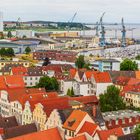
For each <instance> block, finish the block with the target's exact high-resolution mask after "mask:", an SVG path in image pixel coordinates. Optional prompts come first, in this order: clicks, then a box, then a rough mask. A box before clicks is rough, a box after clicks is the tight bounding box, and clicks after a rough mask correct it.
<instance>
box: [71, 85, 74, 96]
mask: <svg viewBox="0 0 140 140" xmlns="http://www.w3.org/2000/svg"><path fill="white" fill-rule="evenodd" d="M71 95H72V96H74V90H73V87H72V88H71Z"/></svg>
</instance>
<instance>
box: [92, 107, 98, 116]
mask: <svg viewBox="0 0 140 140" xmlns="http://www.w3.org/2000/svg"><path fill="white" fill-rule="evenodd" d="M96 111H97V110H96V105H94V106H93V108H92V113H93V116H94V117H96Z"/></svg>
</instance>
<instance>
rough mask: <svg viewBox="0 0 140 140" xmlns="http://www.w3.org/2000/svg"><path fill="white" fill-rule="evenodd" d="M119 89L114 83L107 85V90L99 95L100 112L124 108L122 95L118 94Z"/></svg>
mask: <svg viewBox="0 0 140 140" xmlns="http://www.w3.org/2000/svg"><path fill="white" fill-rule="evenodd" d="M119 94H120V90H119V89H118V88H116V87H115V86H114V85H111V86H108V87H107V91H106V92H105V93H104V94H101V95H100V99H99V101H100V106H101V111H102V112H107V111H117V110H121V109H125V104H124V102H123V99H122V97H121V96H120V95H119Z"/></svg>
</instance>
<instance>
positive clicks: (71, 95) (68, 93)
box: [67, 87, 74, 97]
mask: <svg viewBox="0 0 140 140" xmlns="http://www.w3.org/2000/svg"><path fill="white" fill-rule="evenodd" d="M67 95H68V96H70V97H73V96H74V90H73V87H72V88H71V89H68V91H67Z"/></svg>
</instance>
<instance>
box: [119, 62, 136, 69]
mask: <svg viewBox="0 0 140 140" xmlns="http://www.w3.org/2000/svg"><path fill="white" fill-rule="evenodd" d="M120 69H121V70H122V71H136V70H138V64H137V63H136V61H132V60H131V59H125V60H123V62H122V63H121V65H120Z"/></svg>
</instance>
